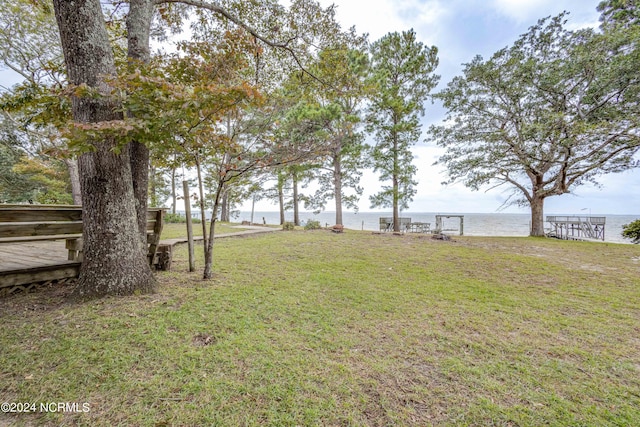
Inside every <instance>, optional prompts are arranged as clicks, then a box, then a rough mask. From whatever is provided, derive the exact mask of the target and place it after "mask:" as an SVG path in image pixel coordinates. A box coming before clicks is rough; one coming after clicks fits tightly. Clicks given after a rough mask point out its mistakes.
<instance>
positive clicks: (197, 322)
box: [0, 230, 640, 426]
mask: <svg viewBox="0 0 640 427" xmlns="http://www.w3.org/2000/svg"><path fill="white" fill-rule="evenodd" d="M455 240H456V241H453V242H443V241H434V240H431V239H429V238H426V237H419V236H404V237H398V236H392V235H374V234H371V233H367V232H354V231H347V232H345V233H344V234H334V233H330V232H328V231H324V230H318V231H294V232H277V233H270V234H263V235H258V236H250V237H244V238H233V239H222V240H220V241H218V242H216V246H215V251H216V252H215V254H214V258H215V263H216V275H215V279H214V280H211V281H208V282H207V281H202V280H201V278H200V277H201V271H198V272H197V273H188V272H187V261H186V248H185V247H184V246H182V247H178V248H177V250H176V252H175V254H174V262H173V268H174V269H173V271H171V272H162V273H159V274H158V279H159V282H160V286H159V290H158V293H156V294H154V295H143V296H134V297H128V298H105V299H102V300H98V301H93V302H89V303H83V304H71V303H67V302H64V301H65V300H64V297H65V295H66V294H67V293H68V292H69V289H68V288H64V287H58V288H52V289H46V290H41V291H39V292H36V293H31V294H26V295H16V296H12V297H8V298H5V299H3V300H0V322H1V324H2V329H1V331H2V332H0V360H1V361H2V363H1V364H0V401H1V402H4V401H7V402H37V403H40V402H78V403H80V404H82V403H84V402H87V403H88V404H89V406H90V411H89V412H87V413H64V414H63V413H48V414H46V413H35V414H0V426H4V425H14V424H15V425H56V426H57V425H92V426H93V425H105V426H111V425H123V426H125V425H126V426H128V425H144V426H173V425H178V426H196V425H221V426H262V425H273V426H309V425H311V426H312V425H322V426H335V425H345V426H346V425H353V426H383V425H384V426H387V425H389V426H395V425H417V426H425V425H438V426H440V425H452V426H453V425H455V426H458V425H468V426H488V425H495V426H541V425H551V426H630V425H638V424H637V423H638V422H639V420H640V246H633V245H619V244H607V243H586V242H565V241H558V240H551V239H533V238H481V237H459V238H458V237H457V238H456V239H455ZM199 250H200V252H199V256H200V257H202V251H201V247H199ZM201 269H202V262H200V263H199V264H198V270H201ZM80 407H81V408H82V406H80Z"/></svg>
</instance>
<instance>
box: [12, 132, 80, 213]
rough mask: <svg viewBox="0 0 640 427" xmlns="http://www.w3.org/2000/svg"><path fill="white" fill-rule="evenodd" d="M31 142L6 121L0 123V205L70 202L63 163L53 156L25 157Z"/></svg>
mask: <svg viewBox="0 0 640 427" xmlns="http://www.w3.org/2000/svg"><path fill="white" fill-rule="evenodd" d="M32 145H33V142H32V141H31V140H30V139H29V138H28V136H27V135H25V134H24V132H21V131H20V130H19V129H16V127H15V126H14V124H13V123H12V122H10V121H8V120H0V203H22V202H33V203H48V204H49V203H50V204H70V203H71V202H72V199H71V194H70V187H69V176H68V173H67V170H66V168H65V165H64V163H63V162H62V161H61V160H58V159H56V158H54V157H52V156H48V155H43V154H39V153H35V154H28V152H27V151H26V150H25V147H31V146H32Z"/></svg>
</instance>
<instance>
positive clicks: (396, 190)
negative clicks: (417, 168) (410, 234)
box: [392, 135, 400, 232]
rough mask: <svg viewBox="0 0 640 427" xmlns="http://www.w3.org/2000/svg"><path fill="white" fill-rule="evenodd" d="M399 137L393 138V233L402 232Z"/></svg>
mask: <svg viewBox="0 0 640 427" xmlns="http://www.w3.org/2000/svg"><path fill="white" fill-rule="evenodd" d="M397 138H398V137H397V135H394V136H393V174H392V175H393V231H395V232H399V231H400V209H399V208H398V201H399V199H400V185H399V183H398V167H399V165H398V163H399V159H398V139H397Z"/></svg>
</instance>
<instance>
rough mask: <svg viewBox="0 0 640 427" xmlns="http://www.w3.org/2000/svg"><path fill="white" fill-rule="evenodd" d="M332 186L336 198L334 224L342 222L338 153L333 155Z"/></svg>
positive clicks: (340, 175)
mask: <svg viewBox="0 0 640 427" xmlns="http://www.w3.org/2000/svg"><path fill="white" fill-rule="evenodd" d="M333 188H334V193H335V196H334V198H335V200H336V225H343V224H342V165H341V164H340V155H339V154H336V155H334V157H333Z"/></svg>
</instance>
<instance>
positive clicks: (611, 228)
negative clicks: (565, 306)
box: [235, 212, 640, 243]
mask: <svg viewBox="0 0 640 427" xmlns="http://www.w3.org/2000/svg"><path fill="white" fill-rule="evenodd" d="M436 215H463V216H464V234H465V235H466V236H528V235H529V227H530V215H529V214H511V213H488V214H486V213H483V214H479V213H451V212H437V213H435V212H403V213H402V214H401V215H400V216H401V217H403V218H411V221H412V222H428V223H431V229H432V230H433V229H434V228H435V225H436ZM548 215H567V214H554V213H550V214H548ZM391 216H392V215H391V213H384V212H359V213H353V212H345V213H343V215H342V219H343V223H344V226H345V227H346V228H350V229H353V230H371V231H377V230H379V227H380V218H381V217H391ZM593 216H598V217H602V216H604V217H606V225H605V241H607V242H616V243H628V242H629V241H628V240H625V239H624V238H623V237H622V236H621V235H620V233H621V232H622V226H623V225H624V224H628V223H630V222H632V221H635V220H636V219H640V215H593ZM583 217H584V215H583ZM263 218H264V221H265V222H266V223H267V224H279V223H280V214H279V213H278V212H255V213H254V214H253V221H254V222H256V223H262V221H263ZM545 218H546V215H545ZM250 219H251V212H240V214H239V215H237V216H236V217H235V220H238V221H249V220H250ZM285 219H286V221H293V213H292V212H287V213H286V214H285ZM309 220H316V221H320V224H321V225H322V226H326V225H333V224H335V213H334V212H321V213H319V214H314V213H313V212H301V213H300V221H302V223H303V224H304V223H306V222H307V221H309ZM459 225H460V220H459V219H458V218H445V219H443V229H445V230H448V231H445V233H446V234H452V235H455V234H457V232H458V229H459ZM545 227H547V228H548V227H549V224H548V223H545Z"/></svg>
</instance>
